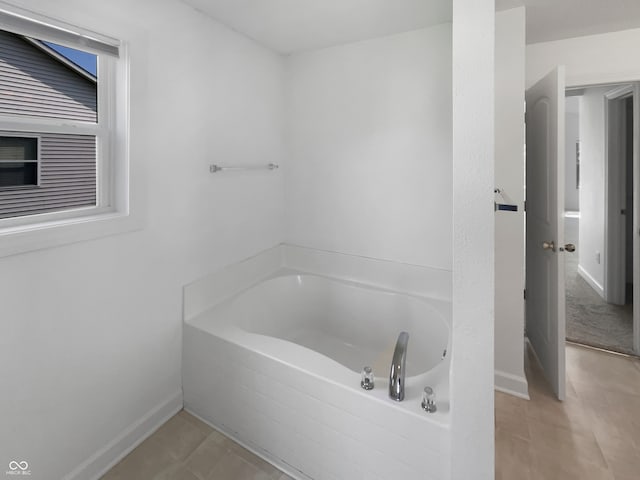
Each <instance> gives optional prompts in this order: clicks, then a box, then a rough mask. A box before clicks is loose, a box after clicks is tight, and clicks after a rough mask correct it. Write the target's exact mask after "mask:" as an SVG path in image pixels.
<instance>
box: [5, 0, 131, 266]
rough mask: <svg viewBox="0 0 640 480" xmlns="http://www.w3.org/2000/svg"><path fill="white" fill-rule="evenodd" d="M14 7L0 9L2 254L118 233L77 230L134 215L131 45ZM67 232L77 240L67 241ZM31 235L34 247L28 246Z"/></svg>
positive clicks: (107, 228)
mask: <svg viewBox="0 0 640 480" xmlns="http://www.w3.org/2000/svg"><path fill="white" fill-rule="evenodd" d="M8 8H9V7H5V6H4V4H3V5H0V25H2V27H1V29H0V256H2V255H5V254H10V253H16V252H18V251H25V250H28V249H29V248H28V247H23V246H20V245H31V244H34V245H37V248H43V245H46V244H47V242H46V241H40V240H39V239H36V238H35V236H37V235H39V236H40V237H42V238H44V237H45V236H46V235H50V237H51V238H55V239H56V240H55V241H54V243H53V244H60V243H69V242H73V241H78V240H82V239H83V238H95V237H96V236H101V234H99V233H96V232H98V231H104V234H112V233H117V232H114V231H112V230H113V229H110V227H106V226H104V225H102V226H100V227H99V228H98V227H96V226H93V227H92V226H89V225H84V226H79V225H81V224H87V223H88V222H92V221H95V222H100V221H106V222H109V221H111V222H112V224H113V225H115V223H113V222H115V221H116V220H117V219H118V218H120V219H121V218H122V217H129V216H130V213H131V212H130V201H129V191H128V189H129V185H130V178H129V164H128V150H127V144H128V138H127V136H128V131H127V112H128V105H127V101H128V96H127V88H128V71H127V68H128V65H127V63H126V61H125V58H124V57H125V55H124V53H125V52H124V46H123V45H122V44H121V42H120V41H118V40H115V39H112V38H109V37H105V36H103V35H100V34H96V33H93V32H90V31H88V30H84V29H82V28H79V27H76V26H72V25H68V24H65V23H63V22H58V21H55V20H52V19H50V18H48V17H44V16H41V15H38V14H35V13H32V12H28V11H25V10H22V9H19V8H18V7H11V10H9V9H8ZM120 223H122V222H120ZM125 223H126V222H125ZM128 223H129V224H130V223H131V222H128ZM73 225H75V227H74V228H66V227H71V226H73ZM65 228H66V230H68V231H74V232H76V233H75V234H74V235H75V237H69V238H68V239H67V240H64V239H63V238H64V236H65V235H64V234H61V233H60V232H61V231H62V230H65ZM127 229H130V228H128V227H127V228H123V230H124V231H126V230H127ZM53 230H57V231H56V232H53ZM82 230H86V231H89V230H91V231H92V232H93V233H91V234H77V232H80V231H82ZM116 230H117V228H116ZM29 232H37V234H36V233H34V241H33V242H24V238H25V237H24V235H25V234H27V233H29ZM16 235H18V236H20V237H21V239H22V240H21V241H18V240H15V241H14V242H13V243H14V244H12V245H13V246H10V247H9V248H8V249H3V247H5V246H6V245H9V244H10V243H11V242H9V241H8V238H9V237H11V236H16ZM60 239H63V240H60ZM5 250H6V251H8V252H9V253H6V252H5Z"/></svg>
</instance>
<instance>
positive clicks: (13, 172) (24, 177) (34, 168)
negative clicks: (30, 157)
mask: <svg viewBox="0 0 640 480" xmlns="http://www.w3.org/2000/svg"><path fill="white" fill-rule="evenodd" d="M37 184H38V163H37V162H0V187H22V186H27V185H37Z"/></svg>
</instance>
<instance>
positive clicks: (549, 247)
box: [542, 242, 556, 252]
mask: <svg viewBox="0 0 640 480" xmlns="http://www.w3.org/2000/svg"><path fill="white" fill-rule="evenodd" d="M542 248H543V249H545V250H551V251H552V252H555V251H556V244H555V243H553V242H542Z"/></svg>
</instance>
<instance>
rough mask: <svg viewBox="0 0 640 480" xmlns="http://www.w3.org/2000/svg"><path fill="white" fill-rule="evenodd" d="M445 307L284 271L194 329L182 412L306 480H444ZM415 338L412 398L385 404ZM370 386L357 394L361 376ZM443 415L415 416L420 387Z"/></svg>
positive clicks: (187, 346)
mask: <svg viewBox="0 0 640 480" xmlns="http://www.w3.org/2000/svg"><path fill="white" fill-rule="evenodd" d="M450 315H451V308H450V303H448V302H445V301H439V300H434V299H428V298H424V297H418V296H411V295H406V294H402V293H399V292H393V291H389V290H383V289H377V288H374V287H368V286H365V285H363V284H359V283H354V282H348V281H344V280H338V279H332V278H328V277H324V276H319V275H309V274H303V273H296V272H290V271H289V272H286V271H279V272H278V273H276V274H274V275H272V276H271V278H268V279H266V280H264V281H262V282H260V283H258V284H257V285H254V286H252V287H250V288H247V289H245V290H243V291H242V292H240V293H238V294H236V295H234V296H232V297H230V298H227V299H225V300H223V301H220V302H219V303H217V304H216V305H214V306H213V307H212V308H209V309H208V310H206V311H204V312H202V313H200V314H199V315H196V316H194V317H193V318H190V319H187V321H186V322H185V325H184V353H183V389H184V402H185V408H186V409H187V410H188V411H190V412H191V413H193V414H195V415H197V416H199V417H200V418H202V419H204V420H205V421H207V422H209V423H211V424H212V425H214V426H216V427H217V428H219V429H220V430H222V431H224V432H225V433H227V434H228V435H230V436H231V437H233V438H235V439H236V440H238V441H239V442H240V443H242V444H244V445H245V446H247V447H248V448H249V449H251V450H253V451H254V452H255V453H257V454H258V455H260V456H262V457H263V458H265V459H267V460H268V461H270V462H271V463H273V464H275V465H276V466H278V467H280V468H281V469H283V470H285V471H286V472H287V473H289V474H290V475H292V476H294V477H296V478H299V479H308V478H312V479H340V480H356V479H389V480H390V479H395V478H402V479H404V480H411V479H416V480H417V479H420V480H428V479H446V478H448V477H449V471H450V465H449V463H450V459H449V448H450V437H449V351H450V330H449V325H450ZM401 331H407V332H409V344H408V354H407V369H406V372H407V377H406V387H405V399H404V401H403V402H395V401H393V400H391V399H389V398H388V374H389V367H390V362H391V356H392V353H393V348H394V346H395V342H396V339H397V336H398V334H399V333H400V332H401ZM365 365H369V366H372V367H373V370H374V373H375V375H376V378H375V388H374V389H373V390H371V391H365V390H363V389H361V388H360V372H361V370H362V367H364V366H365ZM427 385H429V386H431V387H432V388H433V389H434V390H435V392H436V396H437V406H438V411H437V412H436V413H432V414H429V413H426V412H424V411H423V410H422V409H421V407H420V401H421V394H422V390H423V388H424V387H425V386H427Z"/></svg>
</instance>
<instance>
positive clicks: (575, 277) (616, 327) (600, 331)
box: [565, 218, 633, 354]
mask: <svg viewBox="0 0 640 480" xmlns="http://www.w3.org/2000/svg"><path fill="white" fill-rule="evenodd" d="M578 222H579V220H578V219H577V218H565V239H566V242H567V243H574V244H575V245H576V248H577V250H576V252H575V253H573V254H571V253H567V254H566V255H565V271H566V298H567V340H570V341H572V342H576V343H582V344H585V345H592V346H595V347H600V348H605V349H607V350H613V351H616V352H622V353H631V354H632V353H633V305H631V304H628V305H624V306H618V305H611V304H608V303H606V302H605V301H604V300H603V299H602V297H601V296H600V295H599V294H598V293H597V292H596V291H595V290H594V289H593V288H591V286H590V285H589V284H588V283H587V282H585V281H584V279H583V278H582V277H581V276H580V275H579V274H578V259H579V256H578V252H579V250H580V245H578Z"/></svg>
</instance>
